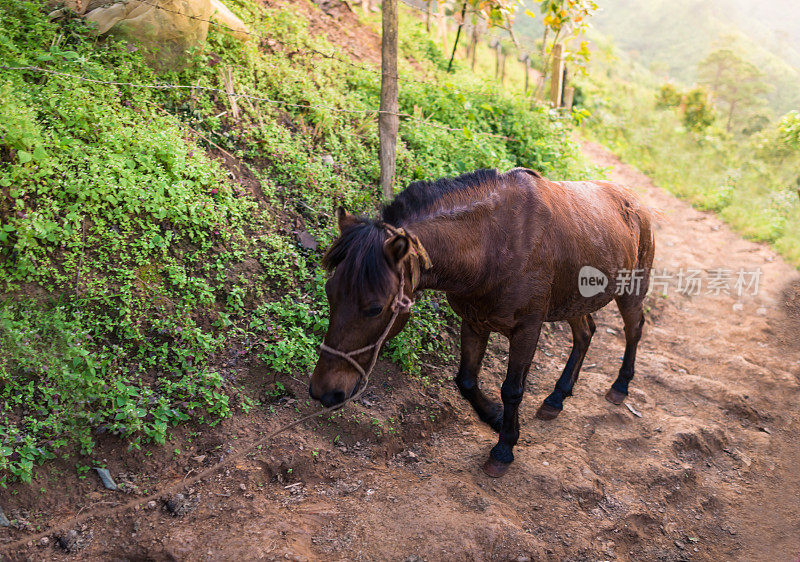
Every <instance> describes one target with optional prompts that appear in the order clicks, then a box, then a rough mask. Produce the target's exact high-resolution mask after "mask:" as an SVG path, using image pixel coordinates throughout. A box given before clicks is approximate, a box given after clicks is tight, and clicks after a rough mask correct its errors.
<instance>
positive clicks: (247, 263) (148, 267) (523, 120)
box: [0, 0, 586, 486]
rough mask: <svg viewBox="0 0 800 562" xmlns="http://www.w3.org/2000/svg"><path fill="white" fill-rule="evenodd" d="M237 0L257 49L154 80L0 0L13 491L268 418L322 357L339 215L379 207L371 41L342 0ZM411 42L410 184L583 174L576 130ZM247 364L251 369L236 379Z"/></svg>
mask: <svg viewBox="0 0 800 562" xmlns="http://www.w3.org/2000/svg"><path fill="white" fill-rule="evenodd" d="M229 4H230V6H231V7H232V8H233V9H234V10H235V11H236V12H237V13H238V15H240V16H241V17H242V19H243V20H244V21H246V22H247V23H248V24H249V25H250V26H251V30H252V31H253V37H252V40H250V41H249V42H246V43H244V44H243V43H240V42H238V41H236V40H234V39H232V38H231V37H229V36H228V35H226V34H225V33H222V32H220V30H218V29H215V28H214V27H213V26H212V27H211V29H210V33H209V38H208V44H207V46H206V48H205V49H204V50H203V51H201V52H197V53H194V54H191V55H189V56H188V57H187V59H186V64H185V67H184V68H182V69H180V70H175V71H171V72H167V73H164V74H159V75H157V74H156V73H155V72H154V71H152V70H151V69H150V68H149V67H148V66H147V64H146V63H145V61H144V58H143V56H142V53H141V52H140V51H139V50H138V49H137V48H136V46H135V45H127V44H125V43H121V42H117V41H114V40H113V39H100V40H97V39H96V38H95V37H94V36H93V34H92V33H91V31H90V30H89V29H87V27H86V26H85V25H84V23H83V21H82V20H80V19H77V18H75V19H66V20H61V21H59V22H49V21H48V20H47V17H46V13H45V12H46V9H45V7H44V6H43V4H42V3H41V2H37V1H26V2H12V1H10V0H2V1H0V7H1V8H2V10H0V59H2V60H3V63H4V68H2V69H0V92H2V95H0V194H1V195H0V219H2V227H1V228H0V255H2V258H3V259H2V263H0V349H2V352H0V380H2V382H3V387H2V393H0V412H2V414H3V415H2V419H0V486H5V485H6V484H7V482H9V481H13V480H15V479H22V480H26V481H27V480H30V479H31V478H32V476H33V473H34V466H35V465H37V464H39V463H42V462H44V461H47V460H53V459H57V458H58V459H60V460H59V462H61V463H66V464H72V467H73V468H71V469H70V470H74V467H75V466H76V465H77V468H78V470H79V471H85V470H86V469H87V468H88V467H89V466H93V465H96V464H97V463H98V462H101V461H98V460H97V459H96V457H94V456H93V455H92V452H93V449H94V447H95V445H96V443H97V442H98V440H102V439H104V438H105V436H109V435H110V436H117V437H121V438H122V441H123V442H126V443H130V445H131V447H133V448H139V447H141V446H143V445H145V444H147V443H151V442H155V443H164V442H165V440H166V439H167V438H168V436H169V428H171V427H173V426H175V425H178V424H181V423H187V422H189V423H192V424H196V423H197V424H211V425H213V424H215V423H217V422H218V421H219V420H220V419H222V418H225V417H228V416H230V415H232V414H233V413H234V412H236V411H245V412H246V411H249V410H251V409H252V408H257V409H258V410H259V411H262V412H264V413H265V414H267V413H268V412H269V404H268V403H269V401H270V400H272V399H273V398H276V397H279V396H281V395H282V393H283V390H282V389H284V388H285V387H286V385H287V383H288V380H290V377H293V376H300V377H304V376H305V372H306V370H307V369H308V367H309V366H310V365H312V364H313V362H314V360H315V357H316V348H317V345H318V344H319V341H320V337H321V334H322V333H324V329H325V325H326V322H327V318H326V316H327V315H326V307H327V304H326V300H325V297H324V292H323V290H322V283H323V281H324V279H325V276H324V272H323V271H322V270H321V269H320V267H319V265H318V264H319V259H320V255H321V250H320V248H324V247H325V246H327V244H328V243H329V241H330V240H331V238H332V236H333V235H334V225H333V224H332V221H331V220H330V216H329V213H330V212H331V210H332V209H333V208H334V207H335V205H336V204H343V205H345V206H346V207H347V208H348V209H350V210H351V211H353V212H363V213H370V212H374V210H375V209H376V207H377V205H378V187H377V179H378V164H377V161H378V159H377V149H378V139H377V126H376V119H375V117H376V108H377V107H378V95H379V73H378V71H377V69H376V68H375V66H374V63H375V61H376V60H377V59H376V56H375V47H376V45H377V42H376V35H375V33H374V31H373V30H371V29H369V28H365V27H359V26H360V24H359V23H358V21H357V19H356V18H355V16H354V15H353V13H352V12H351V11H350V10H349V9H348V8H347V6H346V4H338V3H337V4H333V5H326V7H325V8H324V9H322V8H319V7H317V6H316V5H313V4H307V3H305V2H298V3H296V4H262V3H259V2H252V1H246V0H241V1H234V2H229ZM325 10H327V11H325ZM354 30H357V31H354ZM329 38H330V39H334V40H336V41H337V43H341V44H342V48H341V49H340V48H338V47H335V46H334V45H333V44H331V43H330V42H329ZM351 55H352V56H354V57H355V58H351ZM403 55H404V61H403V64H402V71H403V79H404V80H405V79H406V78H408V80H407V81H405V82H404V84H403V87H402V89H401V98H400V110H401V112H402V113H403V115H404V116H403V119H402V125H401V129H400V141H399V146H398V177H397V185H398V186H403V185H405V184H406V183H408V182H409V181H411V180H413V179H423V178H436V177H440V176H443V175H446V174H455V173H460V172H463V171H467V170H473V169H475V168H480V167H498V168H501V169H507V168H510V167H514V166H528V167H531V168H535V169H538V170H541V171H542V172H545V173H547V174H551V175H554V176H558V177H580V176H582V175H585V174H586V170H585V167H584V166H583V164H582V163H581V162H580V159H579V156H578V151H577V148H576V146H575V145H574V144H573V143H572V142H571V141H570V140H569V136H568V135H566V134H565V132H566V131H567V130H568V127H569V123H568V122H566V121H564V120H562V119H561V118H559V117H558V116H554V115H551V114H549V113H548V112H547V111H546V110H545V109H544V108H540V107H533V108H531V107H530V105H529V104H528V103H527V101H526V100H521V99H514V98H513V97H510V96H505V95H502V93H500V94H498V93H497V92H495V91H494V87H493V86H492V85H491V84H489V83H487V82H484V81H482V80H481V78H480V77H475V76H473V75H472V74H471V73H469V72H467V71H464V70H458V71H457V72H456V73H455V74H454V75H445V74H444V73H443V72H442V71H441V66H442V61H443V60H444V57H443V54H442V53H441V52H440V51H439V49H438V48H437V47H436V46H435V45H434V44H433V43H431V42H430V41H429V40H427V39H426V38H425V37H424V36H422V35H421V34H418V33H417V32H413V31H412V32H410V33H409V34H407V35H405V36H404V42H403ZM407 61H413V67H412V65H411V62H407ZM412 69H413V72H414V73H415V74H414V73H412ZM227 77H229V78H230V80H229V81H230V83H231V84H232V87H233V89H234V91H235V92H236V94H237V95H238V96H240V97H238V98H237V103H236V107H237V109H238V114H237V111H235V110H234V106H233V104H232V103H231V98H229V97H228V96H227V95H226V90H225V88H226V85H225V81H226V80H227V79H228V78H227ZM156 83H157V84H158V87H157V88H154V87H152V86H154V85H155V84H156ZM242 96H243V97H242ZM419 310H420V314H419V316H418V321H417V324H416V326H417V329H416V330H410V331H408V332H407V333H406V334H407V335H404V336H402V337H400V338H398V339H397V340H396V341H395V342H394V343H393V344H392V346H390V348H389V351H388V353H389V355H390V356H391V357H392V358H393V359H394V360H396V361H398V362H400V364H402V365H403V366H405V367H406V368H407V369H409V370H410V371H411V372H412V373H416V374H419V372H420V368H419V359H420V356H421V355H424V354H432V353H438V352H441V350H443V349H445V348H446V347H447V346H448V345H449V344H448V343H446V342H444V341H443V340H442V338H441V336H440V332H441V326H442V325H443V323H444V322H446V319H447V314H446V311H447V310H448V309H447V307H446V306H442V307H439V305H438V304H430V303H428V302H427V301H425V302H423V303H421V306H420V307H419ZM243 356H244V357H247V358H253V357H260V359H261V361H262V362H263V366H264V370H263V372H262V373H261V375H260V376H259V377H258V378H256V379H251V380H247V379H241V378H240V377H239V376H238V375H237V374H236V372H235V369H233V368H232V366H233V365H234V364H235V363H236V362H237V361H238V360H239V359H240V358H242V357H243ZM75 453H78V456H77V457H76V456H73V455H74V454H75Z"/></svg>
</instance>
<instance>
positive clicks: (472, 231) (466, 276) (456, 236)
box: [409, 216, 485, 293]
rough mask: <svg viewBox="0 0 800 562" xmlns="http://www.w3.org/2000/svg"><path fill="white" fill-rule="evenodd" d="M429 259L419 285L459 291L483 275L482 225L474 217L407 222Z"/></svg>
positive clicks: (439, 289)
mask: <svg viewBox="0 0 800 562" xmlns="http://www.w3.org/2000/svg"><path fill="white" fill-rule="evenodd" d="M409 230H410V231H411V232H413V233H414V234H415V235H416V236H417V237H418V238H419V240H420V242H421V244H422V245H423V247H424V248H425V251H426V252H427V253H428V256H429V257H430V260H431V264H432V265H431V267H430V269H428V270H427V271H424V272H423V273H422V275H421V277H420V284H419V287H417V288H418V289H420V290H421V289H433V290H437V291H445V292H453V293H460V292H462V291H465V289H468V288H469V287H471V286H473V285H476V284H477V283H478V282H479V281H478V280H479V279H480V278H481V277H482V276H483V275H484V273H485V272H484V268H485V264H483V263H482V262H483V260H482V259H481V258H482V256H483V255H485V254H484V248H483V245H484V244H485V236H483V232H484V229H483V227H482V226H481V225H480V224H479V221H478V220H476V217H473V216H465V217H463V218H457V219H453V218H448V219H443V218H434V219H430V220H425V219H423V220H420V221H419V222H416V223H415V224H413V225H409Z"/></svg>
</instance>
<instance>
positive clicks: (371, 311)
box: [364, 305, 383, 318]
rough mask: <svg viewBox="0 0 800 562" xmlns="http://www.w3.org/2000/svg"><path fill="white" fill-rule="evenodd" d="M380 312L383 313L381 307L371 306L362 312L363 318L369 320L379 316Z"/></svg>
mask: <svg viewBox="0 0 800 562" xmlns="http://www.w3.org/2000/svg"><path fill="white" fill-rule="evenodd" d="M381 312H383V307H382V306H379V305H376V306H371V307H369V308H368V309H367V310H365V311H364V316H368V317H370V318H374V317H375V316H378V315H380V313H381Z"/></svg>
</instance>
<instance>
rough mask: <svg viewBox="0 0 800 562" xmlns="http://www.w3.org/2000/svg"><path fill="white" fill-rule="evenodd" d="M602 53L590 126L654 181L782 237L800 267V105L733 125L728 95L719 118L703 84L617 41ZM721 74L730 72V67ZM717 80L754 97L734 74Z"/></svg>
mask: <svg viewBox="0 0 800 562" xmlns="http://www.w3.org/2000/svg"><path fill="white" fill-rule="evenodd" d="M601 53H604V54H601V55H599V56H597V57H596V59H595V62H594V64H593V65H592V69H591V71H590V73H589V77H587V78H585V79H582V80H581V81H580V87H581V89H582V91H583V94H584V99H585V102H584V103H585V109H587V110H588V111H589V112H590V113H591V115H592V117H591V118H589V119H586V120H585V121H584V130H585V134H586V135H587V136H589V137H591V138H594V139H596V140H598V141H599V142H602V143H604V144H606V145H607V146H608V147H609V148H611V149H612V150H613V151H614V152H615V153H617V154H618V155H619V156H620V157H621V158H623V159H624V160H626V161H627V162H630V163H631V164H634V165H636V166H637V167H638V168H639V169H641V170H642V171H643V172H644V173H646V174H648V175H649V176H650V177H652V178H653V179H654V181H655V183H656V184H658V185H660V186H662V187H665V188H667V189H669V190H670V191H672V192H673V193H675V194H676V195H678V196H679V197H682V198H685V199H687V200H689V201H690V202H691V203H692V204H693V205H695V206H697V207H698V208H701V209H705V210H712V211H716V212H718V213H719V214H720V215H721V216H722V218H723V219H725V220H726V221H727V222H729V223H730V224H731V225H732V226H733V227H734V228H736V229H737V230H739V231H740V232H742V233H743V234H744V235H745V236H748V237H750V238H752V239H755V240H760V241H765V242H770V243H772V244H774V246H775V248H776V249H777V250H778V251H780V252H781V253H782V254H783V255H784V256H785V257H786V258H787V259H788V260H789V261H791V262H792V263H794V264H795V265H800V228H798V227H797V225H798V224H800V200H798V197H797V189H798V187H800V172H798V170H800V145H798V143H797V134H798V117H797V115H798V114H797V112H790V113H788V114H786V115H785V116H784V117H782V118H781V119H779V120H777V121H773V122H770V121H769V120H768V119H767V120H765V121H764V120H758V119H756V117H758V113H750V114H749V119H744V117H742V118H739V119H738V120H736V121H733V123H738V125H737V126H735V127H729V124H730V123H732V121H731V119H730V117H731V105H730V103H728V104H727V106H726V104H725V103H724V102H723V105H722V108H723V111H722V112H721V113H722V115H719V113H720V112H719V111H718V112H716V113H717V115H718V117H717V118H714V115H713V114H714V112H713V109H710V108H709V107H708V100H707V97H706V94H705V92H704V91H703V90H702V89H698V88H695V89H692V90H689V91H688V92H681V91H680V89H679V88H677V87H675V86H674V85H671V84H666V85H665V84H663V83H659V80H657V79H656V78H655V77H654V76H653V75H652V74H651V73H650V72H649V71H648V70H646V69H644V68H642V67H641V66H639V65H635V64H632V63H631V61H630V60H629V59H628V58H627V57H625V56H624V55H622V54H620V53H619V52H617V51H615V50H614V49H613V48H612V47H609V46H606V48H605V49H603V50H601ZM706 70H707V69H706ZM710 74H711V75H715V73H710ZM720 74H721V75H722V77H723V78H724V76H725V72H721V73H720ZM713 86H714V84H713V83H712V81H711V80H709V87H713ZM717 87H718V89H730V90H731V91H730V92H728V93H729V94H730V96H735V95H739V94H737V93H736V92H735V91H734V90H735V89H736V88H737V87H741V90H740V92H742V91H744V90H747V91H746V92H745V94H746V95H747V96H756V95H757V94H755V93H754V92H753V89H752V84H749V85H748V84H739V85H738V86H737V85H735V84H733V80H732V79H731V80H730V81H729V83H728V84H727V85H725V86H722V85H721V84H718V85H717ZM723 95H727V94H720V93H717V97H719V98H722V97H723ZM733 99H734V98H733V97H729V98H728V102H730V101H732V100H733ZM756 103H757V102H752V103H751V105H755V104H756ZM741 105H742V106H744V105H746V104H744V103H742V104H741ZM745 115H747V114H745Z"/></svg>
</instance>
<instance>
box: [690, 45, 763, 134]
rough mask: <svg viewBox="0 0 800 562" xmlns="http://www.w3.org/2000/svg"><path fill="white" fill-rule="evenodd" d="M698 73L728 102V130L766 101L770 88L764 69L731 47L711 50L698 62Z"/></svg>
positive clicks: (715, 93) (718, 96) (715, 95)
mask: <svg viewBox="0 0 800 562" xmlns="http://www.w3.org/2000/svg"><path fill="white" fill-rule="evenodd" d="M698 73H699V75H700V78H701V82H702V83H703V84H706V85H708V87H709V88H710V89H711V92H712V93H713V95H714V97H715V99H716V100H718V101H719V102H722V103H723V104H724V105H725V107H726V111H727V119H726V123H725V128H726V130H727V131H728V132H730V131H731V129H732V127H733V123H734V121H735V120H738V119H739V118H740V116H742V115H747V114H749V113H752V111H753V110H754V109H756V108H758V107H759V106H760V105H763V104H764V103H765V102H764V99H763V98H762V97H761V95H762V94H764V93H766V92H767V91H768V90H769V88H768V86H767V85H766V84H764V82H763V79H764V73H763V72H761V71H760V70H759V69H758V67H756V66H755V65H754V64H753V63H751V62H749V61H747V60H745V59H744V58H742V57H741V56H739V55H738V54H737V53H735V52H734V51H733V50H731V49H717V50H715V51H712V52H711V53H710V54H709V55H708V56H707V57H706V58H705V59H703V60H702V61H701V62H700V64H699V65H698Z"/></svg>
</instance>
